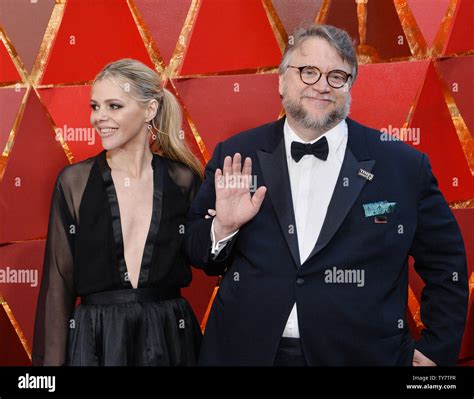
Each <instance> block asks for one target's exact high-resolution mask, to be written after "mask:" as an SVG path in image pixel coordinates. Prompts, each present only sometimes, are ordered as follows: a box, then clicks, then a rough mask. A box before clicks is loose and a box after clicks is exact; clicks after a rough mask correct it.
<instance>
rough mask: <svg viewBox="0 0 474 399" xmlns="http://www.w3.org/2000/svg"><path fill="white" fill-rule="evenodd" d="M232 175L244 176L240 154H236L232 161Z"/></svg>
mask: <svg viewBox="0 0 474 399" xmlns="http://www.w3.org/2000/svg"><path fill="white" fill-rule="evenodd" d="M232 174H234V175H236V176H237V175H240V174H242V156H241V155H240V154H239V153H238V152H237V153H235V154H234V159H233V161H232Z"/></svg>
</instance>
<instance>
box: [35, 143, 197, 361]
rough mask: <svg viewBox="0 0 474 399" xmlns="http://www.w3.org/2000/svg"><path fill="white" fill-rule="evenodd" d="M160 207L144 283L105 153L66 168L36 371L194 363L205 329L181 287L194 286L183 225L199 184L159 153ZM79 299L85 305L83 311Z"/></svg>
mask: <svg viewBox="0 0 474 399" xmlns="http://www.w3.org/2000/svg"><path fill="white" fill-rule="evenodd" d="M152 167H153V180H154V189H153V211H152V219H151V223H150V229H149V232H148V236H147V239H146V243H145V248H144V251H143V259H142V263H141V269H140V274H139V279H138V287H137V288H136V289H133V287H132V285H131V283H130V281H129V279H128V276H127V267H126V264H125V258H124V246H123V237H122V230H121V222H120V210H119V204H118V201H117V194H116V191H115V187H114V183H113V180H112V174H111V170H110V167H109V165H108V163H107V160H106V152H105V151H102V152H101V153H100V154H98V155H97V156H95V157H93V158H89V159H87V160H85V161H83V162H79V163H77V164H74V165H70V166H67V167H66V168H65V169H64V170H63V171H62V172H61V173H60V175H59V176H58V179H57V182H56V186H55V190H54V193H53V199H52V204H51V212H50V220H49V227H48V238H47V241H46V253H45V263H44V268H43V278H42V284H41V290H40V295H39V298H38V307H37V313H36V322H35V334H34V343H33V364H34V365H84V366H92V365H100V366H102V365H104V366H120V365H156V366H161V365H163V366H164V365H194V364H195V363H196V359H197V355H198V350H199V344H200V340H201V332H200V329H199V325H198V323H197V320H196V318H195V316H194V313H193V311H192V309H191V307H190V306H189V304H188V302H187V301H186V300H185V299H184V298H182V297H181V295H180V288H181V287H185V286H187V285H189V283H190V282H191V277H192V275H191V269H190V266H189V263H188V261H187V259H186V257H185V255H184V250H183V245H184V241H183V240H184V223H185V216H186V212H187V209H188V207H189V205H190V202H191V200H192V198H193V197H194V195H195V194H196V192H197V190H198V188H199V185H200V179H199V177H198V176H197V175H195V174H194V173H193V172H192V171H191V170H190V169H189V168H188V167H187V166H185V165H184V164H181V163H179V162H176V161H173V160H170V159H167V158H164V157H161V156H159V155H156V154H154V155H153V160H152ZM78 298H80V302H81V303H80V305H78V306H76V301H77V299H78Z"/></svg>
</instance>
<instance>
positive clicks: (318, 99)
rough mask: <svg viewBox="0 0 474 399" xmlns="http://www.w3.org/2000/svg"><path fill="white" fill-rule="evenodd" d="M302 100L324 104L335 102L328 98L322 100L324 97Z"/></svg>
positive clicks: (310, 97)
mask: <svg viewBox="0 0 474 399" xmlns="http://www.w3.org/2000/svg"><path fill="white" fill-rule="evenodd" d="M302 98H304V99H307V100H311V101H320V102H326V103H334V102H335V101H334V100H332V99H330V98H324V97H312V96H303V97H302Z"/></svg>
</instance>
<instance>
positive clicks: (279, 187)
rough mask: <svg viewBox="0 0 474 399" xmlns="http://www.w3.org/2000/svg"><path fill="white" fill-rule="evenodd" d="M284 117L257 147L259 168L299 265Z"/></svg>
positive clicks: (282, 228)
mask: <svg viewBox="0 0 474 399" xmlns="http://www.w3.org/2000/svg"><path fill="white" fill-rule="evenodd" d="M284 122H285V118H282V119H280V120H278V121H277V122H276V124H275V129H274V131H273V132H272V134H271V136H270V137H269V141H268V146H267V148H265V149H263V150H258V151H257V158H258V162H259V166H260V170H261V172H262V175H263V180H264V184H265V186H266V187H267V191H268V195H269V196H270V200H271V202H272V204H273V208H274V209H275V213H276V216H277V218H278V222H279V223H280V227H281V230H282V233H283V236H284V237H285V240H286V243H287V244H288V248H289V249H290V252H291V255H292V257H293V260H294V261H295V265H296V266H297V267H299V266H300V264H301V263H300V255H299V248H298V237H297V233H296V222H295V214H294V211H293V200H292V197H291V186H290V177H289V174H288V164H287V161H286V151H285V140H284V139H283V125H284Z"/></svg>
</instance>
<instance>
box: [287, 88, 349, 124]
mask: <svg viewBox="0 0 474 399" xmlns="http://www.w3.org/2000/svg"><path fill="white" fill-rule="evenodd" d="M282 103H283V107H284V108H285V111H286V113H287V114H288V115H290V116H291V117H292V118H293V119H294V120H295V121H296V122H298V123H300V124H301V125H302V126H303V127H305V128H306V129H311V130H315V131H317V132H321V133H324V132H327V131H328V130H330V129H332V128H333V127H334V126H336V125H337V124H338V123H339V122H341V121H342V120H343V119H346V118H347V116H348V115H349V112H350V108H351V97H348V99H347V101H346V102H345V103H344V104H342V105H340V106H339V107H337V108H336V109H334V110H333V111H331V112H330V113H329V114H327V115H325V116H323V117H322V118H314V117H312V116H311V115H309V114H308V112H307V111H306V110H305V109H304V107H303V104H301V102H296V101H291V100H289V99H288V98H286V97H283V101H282Z"/></svg>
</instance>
